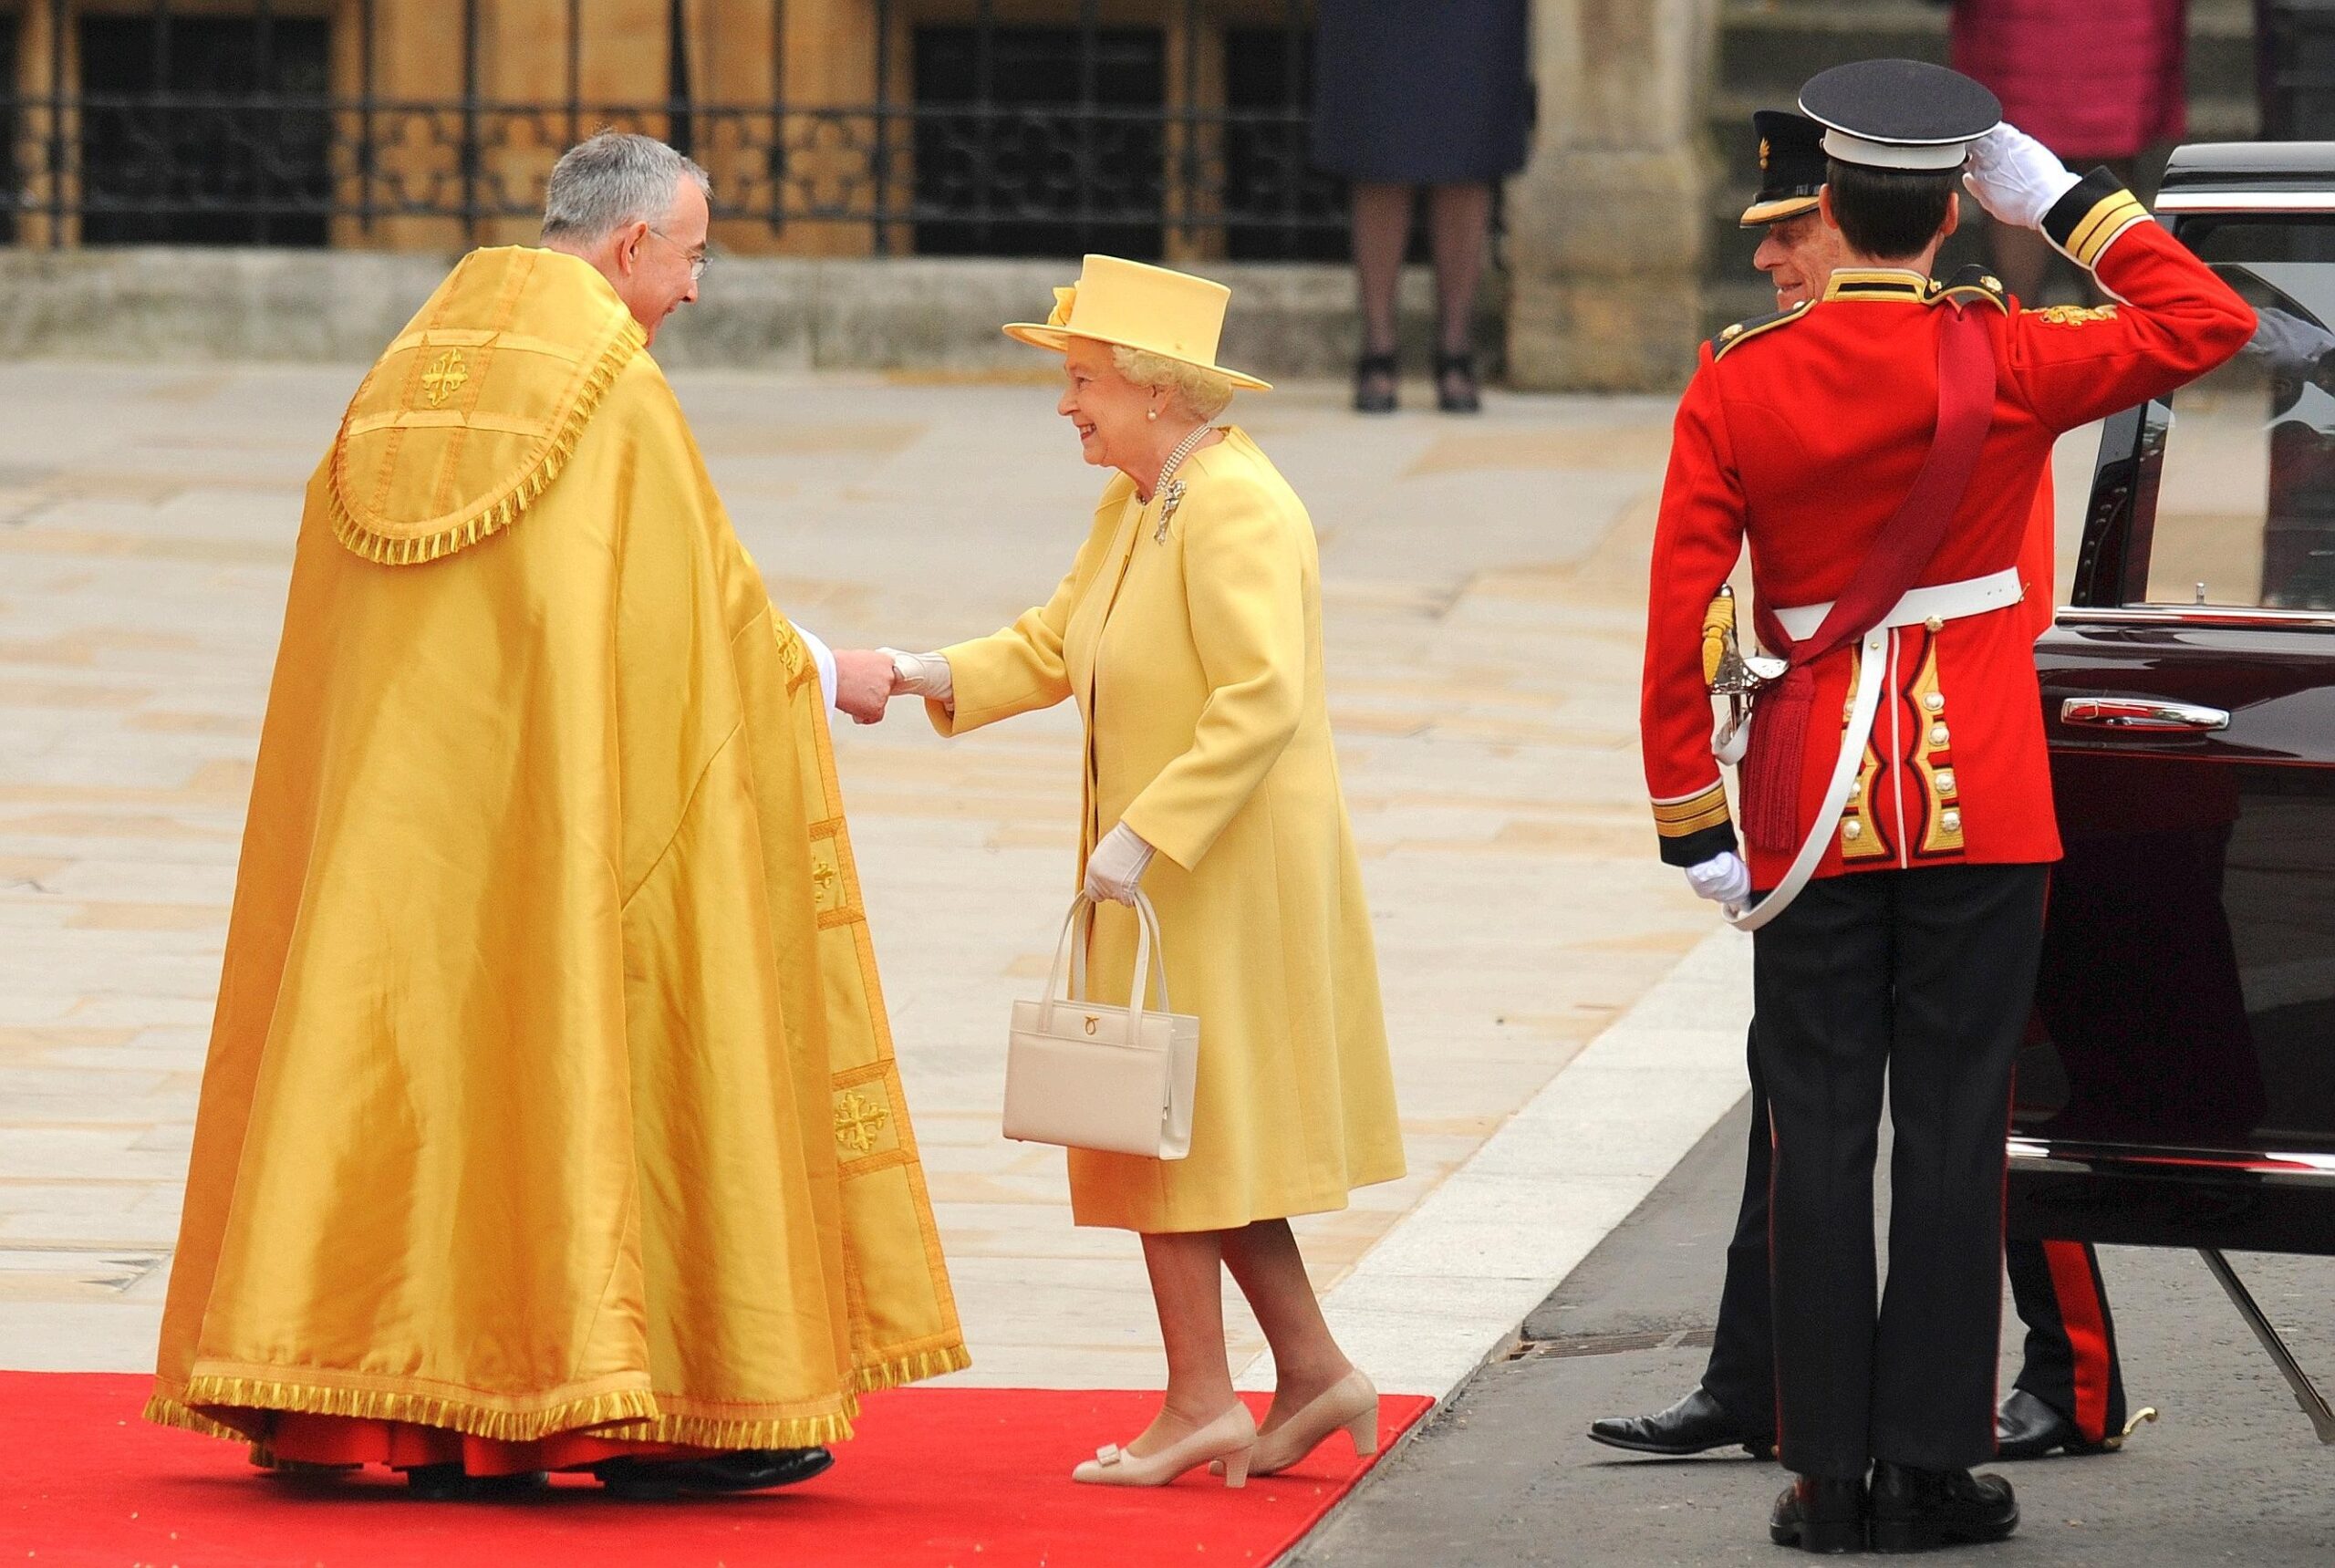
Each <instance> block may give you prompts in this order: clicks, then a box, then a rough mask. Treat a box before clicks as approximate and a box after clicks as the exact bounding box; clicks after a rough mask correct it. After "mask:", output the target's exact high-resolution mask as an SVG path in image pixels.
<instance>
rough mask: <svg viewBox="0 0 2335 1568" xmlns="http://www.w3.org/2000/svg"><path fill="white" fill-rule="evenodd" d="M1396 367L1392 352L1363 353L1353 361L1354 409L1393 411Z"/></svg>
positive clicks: (1386, 412)
mask: <svg viewBox="0 0 2335 1568" xmlns="http://www.w3.org/2000/svg"><path fill="white" fill-rule="evenodd" d="M1396 373H1397V367H1396V363H1395V356H1394V355H1392V354H1365V355H1364V356H1363V357H1362V358H1359V359H1356V360H1355V361H1354V412H1356V413H1358V414H1391V413H1393V412H1394V411H1395V378H1396Z"/></svg>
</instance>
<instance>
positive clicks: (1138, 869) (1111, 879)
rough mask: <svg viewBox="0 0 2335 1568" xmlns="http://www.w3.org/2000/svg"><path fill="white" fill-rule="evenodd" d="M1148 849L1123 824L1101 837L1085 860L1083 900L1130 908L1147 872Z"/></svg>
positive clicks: (1132, 831) (1129, 828)
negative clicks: (1084, 893)
mask: <svg viewBox="0 0 2335 1568" xmlns="http://www.w3.org/2000/svg"><path fill="white" fill-rule="evenodd" d="M1151 856H1152V848H1151V846H1150V845H1148V844H1146V843H1145V842H1144V841H1143V840H1142V839H1141V838H1140V837H1138V836H1136V830H1135V829H1134V828H1132V827H1129V826H1127V825H1126V823H1124V822H1123V823H1121V824H1119V825H1118V826H1116V827H1115V828H1113V829H1111V831H1110V832H1108V833H1106V834H1105V835H1104V836H1103V842H1102V843H1100V844H1098V845H1096V846H1095V853H1094V854H1092V855H1089V856H1088V857H1086V896H1087V897H1088V898H1092V899H1094V900H1095V902H1096V903H1098V904H1099V903H1101V902H1102V901H1103V900H1105V899H1106V898H1107V899H1109V900H1110V901H1111V902H1112V903H1115V904H1133V903H1134V902H1135V894H1136V888H1137V887H1138V886H1140V885H1141V884H1142V881H1143V874H1144V873H1145V872H1146V871H1148V870H1150V869H1151Z"/></svg>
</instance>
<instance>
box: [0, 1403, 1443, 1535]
mask: <svg viewBox="0 0 2335 1568" xmlns="http://www.w3.org/2000/svg"><path fill="white" fill-rule="evenodd" d="M149 1386H150V1383H149V1380H148V1379H146V1378H144V1377H137V1376H120V1375H96V1374H88V1375H84V1374H55V1373H32V1372H0V1440H4V1441H5V1451H6V1453H7V1455H8V1458H7V1460H6V1467H5V1471H0V1563H23V1562H26V1561H27V1560H28V1559H29V1560H30V1561H31V1562H32V1563H36V1564H50V1563H72V1564H81V1563H104V1564H119V1565H122V1568H128V1565H130V1564H154V1565H157V1568H169V1565H171V1564H176V1565H178V1568H209V1565H227V1564H232V1565H233V1568H273V1565H276V1564H281V1565H283V1568H340V1565H342V1564H348V1565H350V1568H372V1565H374V1564H384V1565H386V1564H402V1563H428V1564H430V1565H431V1568H468V1565H470V1564H493V1568H535V1565H536V1564H543V1563H552V1564H558V1565H559V1568H589V1565H593V1564H599V1563H624V1564H627V1565H628V1568H633V1565H646V1564H664V1563H676V1564H679V1563H692V1564H696V1563H702V1564H724V1565H726V1568H759V1565H761V1564H764V1563H771V1564H780V1563H783V1564H788V1565H790V1568H791V1565H795V1564H807V1565H821V1564H827V1563H835V1564H838V1565H842V1564H848V1565H850V1568H893V1565H894V1564H898V1565H902V1568H909V1565H914V1568H925V1565H928V1564H929V1565H931V1568H944V1565H954V1568H1038V1565H1041V1564H1043V1568H1153V1565H1155V1564H1160V1563H1178V1564H1194V1563H1199V1564H1209V1563H1220V1564H1230V1563H1270V1562H1271V1561H1272V1560H1273V1559H1274V1558H1275V1557H1277V1556H1278V1555H1280V1554H1281V1553H1282V1552H1284V1551H1286V1550H1287V1549H1288V1548H1289V1547H1290V1546H1291V1545H1292V1544H1293V1543H1294V1542H1296V1541H1297V1539H1298V1537H1300V1536H1301V1535H1302V1534H1304V1533H1305V1532H1306V1531H1307V1530H1308V1529H1310V1528H1311V1527H1312V1526H1313V1522H1314V1521H1316V1520H1318V1519H1320V1518H1321V1517H1322V1515H1323V1513H1324V1512H1326V1511H1328V1510H1329V1508H1330V1506H1331V1504H1333V1503H1334V1502H1335V1501H1337V1500H1338V1499H1339V1498H1340V1497H1341V1496H1343V1495H1344V1492H1345V1490H1346V1489H1347V1488H1349V1487H1351V1486H1352V1485H1353V1484H1354V1481H1355V1480H1357V1479H1358V1478H1359V1477H1360V1475H1361V1473H1362V1471H1363V1470H1364V1469H1365V1468H1366V1467H1365V1466H1363V1465H1357V1464H1356V1463H1354V1451H1353V1449H1351V1448H1349V1447H1348V1446H1347V1444H1346V1440H1345V1438H1343V1437H1333V1438H1331V1439H1330V1441H1329V1442H1328V1443H1326V1444H1324V1445H1323V1447H1322V1448H1321V1449H1318V1450H1317V1451H1316V1452H1315V1453H1314V1455H1313V1458H1312V1459H1308V1460H1307V1461H1306V1462H1305V1463H1304V1464H1302V1465H1301V1466H1299V1467H1298V1469H1295V1470H1292V1471H1291V1472H1290V1473H1288V1474H1286V1475H1282V1476H1275V1477H1271V1478H1263V1479H1258V1480H1251V1482H1250V1483H1249V1485H1248V1486H1247V1488H1246V1489H1245V1490H1240V1491H1229V1490H1226V1489H1225V1487H1224V1484H1223V1482H1222V1481H1220V1480H1215V1479H1213V1478H1211V1477H1209V1476H1208V1475H1207V1474H1205V1473H1204V1472H1203V1473H1199V1474H1194V1475H1190V1476H1187V1477H1185V1478H1184V1480H1182V1481H1180V1482H1179V1483H1178V1484H1177V1485H1175V1486H1172V1487H1164V1488H1160V1489H1158V1490H1134V1489H1126V1490H1122V1489H1118V1488H1111V1487H1087V1486H1078V1485H1074V1483H1073V1482H1072V1481H1071V1480H1070V1469H1071V1466H1073V1465H1074V1464H1075V1463H1077V1462H1078V1460H1080V1459H1084V1458H1085V1457H1086V1456H1088V1455H1090V1454H1091V1453H1093V1452H1094V1450H1095V1449H1096V1448H1097V1447H1099V1446H1100V1445H1101V1444H1103V1443H1106V1442H1111V1441H1114V1440H1116V1439H1119V1438H1126V1437H1131V1436H1133V1435H1134V1434H1135V1433H1136V1432H1137V1431H1140V1430H1141V1429H1142V1428H1143V1425H1144V1423H1145V1422H1146V1421H1147V1420H1148V1419H1149V1417H1150V1415H1151V1412H1152V1411H1153V1409H1155V1408H1156V1407H1157V1403H1158V1396H1157V1394H1141V1393H1122V1392H1116V1391H1115V1392H1107V1393H1092V1392H1078V1393H1064V1392H1059V1391H1054V1390H1033V1389H1018V1388H1016V1389H989V1388H907V1389H900V1390H897V1391H895V1392H891V1393H885V1394H877V1395H873V1396H871V1397H868V1398H867V1400H866V1401H865V1404H864V1413H863V1415H862V1417H861V1419H860V1421H859V1436H858V1437H856V1438H854V1439H853V1440H852V1441H850V1442H848V1443H846V1444H843V1445H841V1446H840V1447H839V1448H838V1449H837V1450H836V1454H837V1459H836V1464H835V1469H831V1470H829V1471H828V1472H827V1473H826V1474H825V1475H824V1476H821V1477H820V1478H818V1479H817V1480H813V1481H810V1482H807V1483H805V1484H804V1485H803V1486H800V1487H797V1488H794V1489H792V1490H787V1491H784V1492H776V1493H772V1494H770V1495H768V1496H763V1497H747V1498H730V1499H722V1500H719V1501H691V1502H678V1503H623V1502H617V1501H614V1500H611V1499H609V1498H607V1496H605V1495H604V1494H602V1493H601V1491H600V1490H599V1489H598V1488H597V1486H595V1485H593V1484H592V1483H590V1482H589V1481H584V1480H576V1478H573V1477H565V1476H563V1477H557V1478H555V1480H554V1482H553V1490H551V1492H550V1493H549V1494H548V1495H546V1496H543V1497H540V1498H538V1499H536V1500H534V1501H529V1502H525V1503H502V1504H481V1503H422V1502H416V1501H413V1500H411V1499H410V1498H409V1497H407V1496H406V1495H405V1489H404V1485H403V1483H402V1482H401V1481H400V1480H397V1479H395V1478H393V1477H392V1476H390V1475H389V1473H388V1472H386V1471H382V1470H378V1469H376V1470H368V1471H366V1472H364V1474H363V1476H362V1477H361V1478H360V1479H358V1480H350V1481H346V1482H338V1483H332V1482H320V1483H303V1482H294V1481H289V1480H284V1479H281V1478H277V1477H273V1476H269V1475H266V1474H264V1473H262V1472H260V1471H256V1470H254V1469H251V1467H250V1466H249V1465H248V1464H247V1463H246V1462H245V1461H244V1455H243V1450H242V1449H237V1448H234V1447H233V1446H231V1445H229V1444H226V1443H223V1442H219V1441H216V1440H214V1439H212V1438H197V1437H193V1436H191V1435H189V1434H187V1433H184V1432H177V1431H171V1430H167V1429H165V1428H160V1427H153V1426H149V1425H148V1424H147V1423H145V1422H144V1421H141V1420H140V1419H139V1416H138V1412H139V1410H140V1407H141V1406H142V1405H143V1404H144V1403H145V1399H146V1394H147V1390H148V1388H149ZM1254 1403H1255V1406H1256V1408H1257V1410H1258V1413H1259V1414H1260V1415H1261V1414H1262V1413H1263V1409H1264V1406H1263V1402H1262V1400H1261V1399H1258V1400H1256V1401H1254ZM1429 1403H1430V1402H1429V1401H1428V1400H1426V1399H1423V1398H1419V1397H1389V1398H1387V1399H1386V1400H1385V1403H1384V1405H1383V1406H1382V1407H1381V1411H1380V1417H1379V1429H1380V1431H1381V1432H1382V1433H1383V1434H1384V1439H1383V1441H1382V1448H1381V1451H1382V1452H1383V1451H1384V1443H1385V1442H1391V1441H1392V1440H1393V1439H1394V1438H1395V1437H1396V1435H1398V1434H1399V1433H1401V1432H1402V1431H1404V1430H1405V1429H1406V1428H1408V1427H1409V1426H1410V1425H1411V1423H1412V1422H1414V1421H1416V1420H1417V1419H1418V1418H1419V1417H1420V1416H1421V1415H1422V1414H1424V1413H1425V1411H1426V1410H1427V1407H1428V1405H1429Z"/></svg>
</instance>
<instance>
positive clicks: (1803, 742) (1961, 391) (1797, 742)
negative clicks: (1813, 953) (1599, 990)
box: [1740, 305, 1995, 852]
mask: <svg viewBox="0 0 2335 1568" xmlns="http://www.w3.org/2000/svg"><path fill="white" fill-rule="evenodd" d="M1949 308H1951V309H1952V310H1953V312H1954V314H1953V315H1952V316H1951V317H1949V318H1948V319H1947V320H1946V324H1945V325H1944V326H1943V327H1941V328H1940V329H1939V332H1938V337H1937V433H1936V434H1935V436H1934V437H1933V438H1932V439H1931V441H1930V450H1929V455H1928V456H1927V457H1925V458H1924V459H1923V460H1922V471H1921V472H1920V473H1918V474H1916V475H1915V478H1914V488H1913V489H1912V490H1910V491H1908V492H1907V493H1906V494H1905V499H1904V503H1903V504H1901V505H1899V507H1898V508H1897V512H1896V514H1895V515H1894V516H1893V517H1891V518H1890V519H1889V521H1888V522H1887V523H1885V524H1883V525H1882V529H1881V533H1880V535H1879V536H1878V537H1877V538H1875V539H1874V540H1873V548H1872V549H1871V550H1869V551H1867V552H1866V554H1865V557H1864V559H1863V561H1862V562H1861V563H1859V565H1858V566H1857V569H1856V574H1855V576H1852V577H1851V578H1850V579H1849V586H1848V587H1847V588H1846V589H1844V590H1843V591H1842V594H1841V597H1839V598H1838V599H1836V600H1834V601H1833V604H1832V610H1831V612H1830V613H1829V614H1827V615H1826V616H1825V618H1824V621H1823V624H1822V625H1821V626H1819V627H1818V628H1816V629H1815V631H1813V632H1811V634H1810V635H1809V637H1808V639H1807V640H1806V641H1804V642H1800V643H1794V642H1793V641H1792V639H1791V638H1790V634H1788V633H1787V632H1786V631H1785V630H1784V628H1783V623H1782V622H1780V621H1779V620H1778V619H1777V618H1776V617H1775V613H1774V612H1773V611H1772V610H1771V609H1770V608H1769V606H1768V603H1767V600H1766V598H1765V597H1760V598H1759V599H1758V600H1756V601H1755V602H1754V605H1753V608H1752V617H1753V622H1754V624H1755V625H1757V626H1758V628H1759V640H1760V641H1761V642H1762V643H1763V644H1765V645H1766V647H1767V649H1768V651H1769V653H1770V654H1771V655H1775V656H1778V657H1780V658H1781V659H1784V660H1785V661H1786V666H1787V668H1786V670H1785V671H1784V673H1783V674H1782V675H1781V676H1780V677H1779V678H1778V679H1777V680H1774V681H1771V682H1769V683H1768V684H1767V685H1765V686H1763V687H1761V688H1760V691H1759V706H1758V708H1757V709H1756V711H1754V713H1753V715H1752V722H1751V749H1750V753H1749V756H1748V757H1746V758H1745V760H1744V765H1743V771H1742V774H1741V779H1740V783H1741V785H1742V794H1743V835H1744V837H1745V838H1746V839H1748V840H1749V842H1750V843H1751V845H1752V846H1754V847H1755V848H1759V849H1763V850H1769V851H1775V852H1788V851H1790V849H1792V848H1793V847H1794V842H1795V839H1796V838H1797V836H1798V834H1799V830H1800V780H1801V761H1802V758H1803V757H1804V756H1805V754H1806V753H1807V750H1808V711H1809V708H1810V706H1811V704H1812V703H1813V701H1815V696H1816V678H1815V676H1814V675H1813V674H1812V673H1811V670H1812V669H1813V667H1814V665H1815V663H1816V661H1817V660H1818V659H1821V658H1823V657H1824V656H1825V655H1826V654H1828V653H1831V652H1832V651H1833V650H1834V649H1841V648H1845V647H1847V646H1848V645H1849V644H1851V643H1853V642H1855V641H1857V640H1859V639H1862V638H1863V636H1864V634H1865V633H1867V632H1869V631H1871V630H1872V629H1873V628H1874V627H1876V626H1878V625H1880V624H1881V620H1882V618H1883V617H1884V616H1886V615H1887V614H1888V613H1889V612H1890V610H1891V609H1892V608H1894V607H1895V605H1896V603H1897V601H1898V600H1899V599H1901V598H1903V597H1905V590H1906V589H1908V588H1910V587H1913V586H1914V583H1915V579H1916V578H1917V577H1919V576H1921V575H1922V573H1923V572H1924V571H1925V570H1926V569H1927V568H1928V566H1929V564H1930V561H1931V558H1932V557H1933V556H1935V555H1936V554H1937V551H1938V546H1939V545H1942V544H1944V543H1945V542H1946V524H1949V523H1951V522H1952V521H1953V520H1954V514H1955V511H1956V508H1957V507H1959V506H1960V505H1961V504H1962V496H1963V493H1964V492H1966V491H1967V490H1968V489H1969V488H1970V475H1971V472H1972V471H1974V470H1975V469H1976V468H1977V466H1978V452H1979V450H1980V449H1981V448H1983V447H1984V446H1985V445H1986V444H1987V427H1988V426H1989V425H1990V424H1992V422H1993V421H1994V413H1995V351H1994V345H1993V344H1992V343H1991V342H1990V341H1989V340H1988V338H1987V324H1986V322H1985V321H1984V320H1982V319H1981V318H1980V317H1979V316H1978V313H1977V312H1976V311H1972V310H1965V309H1963V308H1962V307H1961V306H1959V305H1950V306H1949Z"/></svg>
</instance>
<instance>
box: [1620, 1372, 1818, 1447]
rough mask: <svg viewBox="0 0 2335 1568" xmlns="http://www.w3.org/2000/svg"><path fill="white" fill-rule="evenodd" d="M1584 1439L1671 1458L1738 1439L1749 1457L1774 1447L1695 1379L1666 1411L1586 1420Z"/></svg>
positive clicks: (1771, 1439) (1728, 1445)
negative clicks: (1690, 1388)
mask: <svg viewBox="0 0 2335 1568" xmlns="http://www.w3.org/2000/svg"><path fill="white" fill-rule="evenodd" d="M1589 1438H1590V1441H1592V1442H1594V1443H1603V1444H1604V1445H1605V1446H1606V1447H1607V1448H1609V1449H1629V1450H1630V1451H1631V1452H1632V1453H1634V1454H1660V1455H1661V1456H1662V1457H1663V1458H1665V1459H1685V1458H1686V1456H1687V1455H1689V1454H1699V1453H1704V1452H1707V1450H1709V1449H1724V1448H1730V1447H1732V1446H1734V1445H1736V1444H1738V1443H1740V1444H1741V1445H1742V1446H1743V1448H1744V1450H1745V1451H1746V1452H1748V1453H1749V1454H1750V1455H1751V1456H1752V1458H1754V1459H1772V1458H1773V1457H1774V1456H1775V1451H1776V1440H1775V1438H1772V1437H1770V1436H1769V1435H1768V1434H1767V1433H1764V1432H1747V1431H1745V1430H1744V1429H1743V1425H1742V1423H1741V1422H1739V1421H1738V1420H1737V1419H1736V1418H1735V1417H1733V1416H1730V1415H1728V1411H1727V1407H1726V1406H1724V1405H1722V1404H1720V1403H1719V1402H1718V1399H1717V1398H1716V1397H1713V1395H1712V1394H1711V1391H1710V1390H1709V1389H1707V1388H1705V1387H1704V1386H1702V1385H1701V1384H1699V1383H1698V1384H1697V1385H1696V1386H1695V1391H1694V1392H1693V1393H1691V1394H1689V1395H1687V1396H1686V1397H1685V1398H1684V1399H1681V1400H1679V1401H1678V1403H1676V1405H1673V1406H1671V1407H1670V1408H1668V1409H1667V1410H1657V1411H1655V1413H1654V1414H1653V1415H1651V1416H1608V1417H1605V1418H1604V1419H1603V1420H1602V1421H1592V1422H1591V1423H1590V1424H1589Z"/></svg>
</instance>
